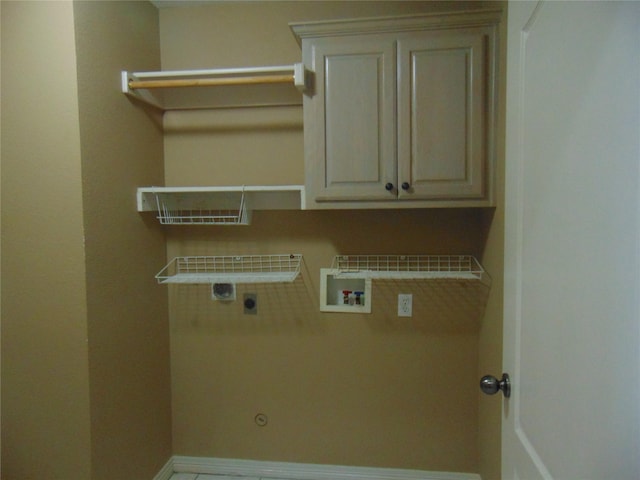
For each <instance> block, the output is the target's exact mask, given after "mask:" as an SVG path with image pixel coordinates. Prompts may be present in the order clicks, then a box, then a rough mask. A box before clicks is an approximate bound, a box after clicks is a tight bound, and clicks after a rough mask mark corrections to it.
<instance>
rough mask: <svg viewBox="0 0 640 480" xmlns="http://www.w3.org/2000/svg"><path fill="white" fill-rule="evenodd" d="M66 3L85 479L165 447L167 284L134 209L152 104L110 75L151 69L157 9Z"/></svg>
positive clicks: (149, 162) (150, 177) (159, 166)
mask: <svg viewBox="0 0 640 480" xmlns="http://www.w3.org/2000/svg"><path fill="white" fill-rule="evenodd" d="M74 13H75V30H76V48H77V57H78V59H77V65H78V89H79V99H80V102H79V107H80V139H81V153H82V181H83V215H84V225H85V262H86V271H87V275H86V288H87V311H88V317H87V321H88V333H89V382H90V398H91V433H92V436H91V440H92V441H91V459H92V475H91V478H92V480H101V479H104V480H111V479H112V478H113V474H114V472H116V471H117V472H126V473H123V475H127V476H128V478H132V479H134V478H135V479H138V478H140V479H143V478H152V477H153V476H154V475H155V474H156V473H157V472H158V471H159V470H160V468H161V467H162V465H163V464H164V463H165V462H166V461H167V459H168V458H169V456H170V455H171V407H170V401H171V394H170V388H171V387H170V376H169V333H168V313H167V292H166V291H165V290H163V289H161V288H158V286H157V285H156V284H155V283H154V281H153V275H154V274H155V273H156V268H157V263H158V262H162V261H163V260H164V255H165V241H164V236H163V234H162V232H161V231H160V230H159V229H158V228H155V227H156V226H155V225H153V226H150V225H149V224H148V223H147V222H145V221H144V219H143V218H141V217H140V215H139V214H138V213H137V211H136V208H135V191H136V188H137V187H138V186H139V185H146V184H158V183H162V179H163V174H164V172H163V152H162V131H161V129H160V128H159V124H160V118H159V116H158V114H157V113H152V112H148V111H146V110H145V109H141V108H140V107H139V106H138V105H135V104H133V103H132V102H131V101H130V100H129V99H128V98H127V97H126V96H125V95H123V94H122V93H121V92H120V91H119V80H120V79H119V74H120V71H121V70H158V69H159V68H160V65H159V61H160V43H159V24H158V13H157V10H156V9H155V7H153V5H151V4H149V3H146V2H76V3H74ZM132 455H134V457H135V461H133V462H132V461H131V458H132V457H131V456H132Z"/></svg>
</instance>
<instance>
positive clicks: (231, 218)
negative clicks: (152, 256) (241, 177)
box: [155, 190, 251, 225]
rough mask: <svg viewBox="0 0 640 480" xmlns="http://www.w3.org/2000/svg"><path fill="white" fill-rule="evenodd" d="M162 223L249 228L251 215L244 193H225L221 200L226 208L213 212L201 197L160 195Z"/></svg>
mask: <svg viewBox="0 0 640 480" xmlns="http://www.w3.org/2000/svg"><path fill="white" fill-rule="evenodd" d="M155 197H156V206H157V209H158V220H159V221H160V223H161V224H163V225H249V223H250V222H251V216H250V212H249V211H248V210H247V202H246V200H245V195H244V190H242V191H240V192H229V193H225V194H224V197H222V198H219V199H218V203H223V204H224V205H222V207H228V208H222V207H221V208H217V209H211V208H206V207H205V206H202V205H199V204H202V203H203V201H202V196H201V194H200V195H198V194H194V193H182V194H177V195H176V194H173V195H170V194H167V193H156V194H155Z"/></svg>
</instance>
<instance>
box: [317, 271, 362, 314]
mask: <svg viewBox="0 0 640 480" xmlns="http://www.w3.org/2000/svg"><path fill="white" fill-rule="evenodd" d="M363 273H364V272H363ZM320 311H321V312H345V313H371V278H366V274H363V275H362V276H358V275H354V274H353V273H352V274H349V275H346V276H345V273H344V272H343V271H342V270H340V269H334V268H321V269H320Z"/></svg>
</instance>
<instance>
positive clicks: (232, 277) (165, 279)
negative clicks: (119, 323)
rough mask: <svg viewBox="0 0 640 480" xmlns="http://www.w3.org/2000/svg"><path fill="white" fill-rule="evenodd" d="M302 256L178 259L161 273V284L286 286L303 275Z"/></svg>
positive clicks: (191, 257) (236, 256)
mask: <svg viewBox="0 0 640 480" xmlns="http://www.w3.org/2000/svg"><path fill="white" fill-rule="evenodd" d="M301 262H302V255H300V254H285V255H232V256H188V257H175V258H174V259H173V260H171V261H170V262H169V263H168V264H167V265H165V267H164V268H163V269H162V270H161V271H160V272H158V274H157V275H156V279H157V280H158V283H183V284H213V283H283V282H285V283H286V282H293V281H294V280H295V279H296V277H297V276H298V274H299V273H300V264H301Z"/></svg>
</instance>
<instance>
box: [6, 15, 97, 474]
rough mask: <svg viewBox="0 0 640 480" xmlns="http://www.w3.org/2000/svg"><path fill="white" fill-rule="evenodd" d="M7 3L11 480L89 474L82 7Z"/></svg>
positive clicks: (8, 447) (8, 438) (8, 462)
mask: <svg viewBox="0 0 640 480" xmlns="http://www.w3.org/2000/svg"><path fill="white" fill-rule="evenodd" d="M0 8H2V100H1V101H2V105H1V110H2V478H4V479H7V480H11V479H22V478H37V477H41V478H56V479H63V478H90V456H89V452H90V425H89V420H90V412H89V369H88V363H87V355H88V346H87V322H86V318H87V307H86V301H85V298H86V286H85V273H86V271H85V264H84V247H83V236H84V227H83V220H82V183H81V176H80V168H81V167H80V131H79V126H78V96H77V95H78V92H77V87H76V63H75V60H76V57H75V44H74V33H73V11H72V5H71V4H70V3H60V4H55V3H35V2H2V3H1V4H0ZM44 80H46V82H45V81H44ZM54 92H55V94H52V93H54Z"/></svg>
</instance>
